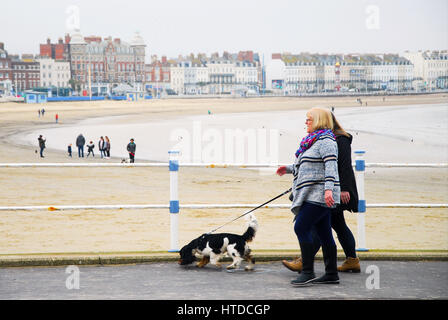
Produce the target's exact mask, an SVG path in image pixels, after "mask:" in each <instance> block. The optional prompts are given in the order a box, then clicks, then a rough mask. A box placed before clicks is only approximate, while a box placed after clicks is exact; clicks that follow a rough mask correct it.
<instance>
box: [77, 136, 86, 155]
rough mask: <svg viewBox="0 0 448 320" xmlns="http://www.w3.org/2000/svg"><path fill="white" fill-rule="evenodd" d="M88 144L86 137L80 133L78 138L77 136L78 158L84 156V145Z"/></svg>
mask: <svg viewBox="0 0 448 320" xmlns="http://www.w3.org/2000/svg"><path fill="white" fill-rule="evenodd" d="M85 144H86V139H85V138H84V136H83V135H82V133H80V134H79V136H78V138H76V146H77V147H78V158H84V145H85Z"/></svg>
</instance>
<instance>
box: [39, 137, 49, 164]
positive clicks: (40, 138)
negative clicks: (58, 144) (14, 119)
mask: <svg viewBox="0 0 448 320" xmlns="http://www.w3.org/2000/svg"><path fill="white" fill-rule="evenodd" d="M37 141H39V148H40V157H41V158H45V157H44V149H45V141H47V139H45V138H44V137H43V136H42V135H39V138H37Z"/></svg>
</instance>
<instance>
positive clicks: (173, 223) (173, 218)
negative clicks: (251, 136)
mask: <svg viewBox="0 0 448 320" xmlns="http://www.w3.org/2000/svg"><path fill="white" fill-rule="evenodd" d="M178 155H179V154H178V152H176V151H174V152H170V160H169V162H168V163H154V162H152V163H0V168H57V167H87V168H93V167H121V168H129V167H168V168H169V170H170V202H169V204H140V205H132V204H117V205H40V206H0V211H38V210H50V211H59V210H61V211H64V210H119V209H169V210H170V229H171V231H170V233H171V248H170V250H168V251H170V252H177V251H178V250H179V247H178V213H179V210H180V209H231V208H254V207H257V206H258V204H241V203H232V204H182V205H181V204H179V199H178V177H177V175H178V170H179V167H202V168H230V167H233V168H267V167H272V168H273V169H274V168H277V167H278V166H281V165H285V164H273V163H258V164H248V163H181V164H179V161H178ZM355 155H356V160H355V163H354V164H353V166H354V167H355V176H356V182H357V186H358V196H359V207H358V211H359V212H358V214H357V218H358V221H357V227H358V237H357V238H358V239H357V244H358V248H357V250H358V251H367V250H368V249H367V246H366V242H365V212H366V208H448V204H446V203H442V204H434V203H377V204H367V203H366V200H365V196H364V173H365V168H366V167H371V168H398V167H408V168H425V167H426V168H448V163H365V161H364V159H363V156H364V151H355ZM290 206H291V205H290V204H269V205H265V206H263V208H271V209H273V208H290Z"/></svg>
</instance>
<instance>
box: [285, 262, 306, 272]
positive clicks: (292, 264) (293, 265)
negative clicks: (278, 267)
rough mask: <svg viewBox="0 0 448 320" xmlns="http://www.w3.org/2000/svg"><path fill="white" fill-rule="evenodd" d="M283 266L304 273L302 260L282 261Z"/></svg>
mask: <svg viewBox="0 0 448 320" xmlns="http://www.w3.org/2000/svg"><path fill="white" fill-rule="evenodd" d="M282 263H283V265H284V266H285V267H286V268H288V269H289V270H291V271H294V272H298V273H300V272H302V258H297V259H295V260H293V261H286V260H282Z"/></svg>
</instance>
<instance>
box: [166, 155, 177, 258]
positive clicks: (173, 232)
mask: <svg viewBox="0 0 448 320" xmlns="http://www.w3.org/2000/svg"><path fill="white" fill-rule="evenodd" d="M168 154H169V169H170V249H169V250H168V252H179V183H178V172H179V151H169V152H168Z"/></svg>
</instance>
